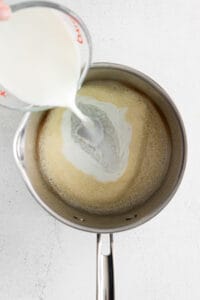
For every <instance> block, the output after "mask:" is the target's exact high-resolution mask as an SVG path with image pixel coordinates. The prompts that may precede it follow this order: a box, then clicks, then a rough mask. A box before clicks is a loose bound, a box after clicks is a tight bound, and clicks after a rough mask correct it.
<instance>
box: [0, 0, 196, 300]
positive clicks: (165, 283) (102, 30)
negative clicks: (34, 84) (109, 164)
mask: <svg viewBox="0 0 200 300" xmlns="http://www.w3.org/2000/svg"><path fill="white" fill-rule="evenodd" d="M63 3H65V4H66V5H67V6H68V7H69V8H71V9H73V10H74V11H76V12H77V13H78V14H79V15H80V16H82V18H83V19H84V21H85V22H86V24H87V25H88V28H89V30H90V31H91V34H92V37H93V44H94V59H93V61H109V62H117V63H122V64H126V65H129V66H131V67H134V68H136V69H139V70H140V71H143V72H144V73H146V74H148V75H150V76H151V77H152V78H154V79H155V80H156V81H158V82H159V83H160V84H161V86H163V87H164V88H165V89H166V90H167V91H168V93H169V94H170V95H171V96H172V98H173V99H174V101H175V103H176V105H177V106H178V108H179V110H180V112H181V114H182V117H183V120H184V122H185V125H186V129H187V135H188V144H189V153H188V154H189V155H188V163H187V169H186V173H185V177H184V180H183V182H182V185H181V187H180V188H179V190H178V192H177V194H176V195H175V197H174V198H173V200H172V201H171V203H170V204H169V205H168V206H167V208H165V210H164V211H162V212H161V213H160V215H159V216H157V217H156V218H155V219H153V220H152V221H150V222H149V223H146V224H145V225H143V226H141V227H139V228H137V229H135V230H132V231H129V232H124V233H121V234H116V235H115V237H114V238H115V247H114V248H115V249H114V255H115V273H116V299H117V300H132V299H137V300H143V299H147V300H160V299H162V300H179V299H181V300H191V299H192V300H198V299H200V199H199V186H200V180H199V171H200V158H199V157H200V142H199V139H200V134H199V131H200V99H199V98H200V2H199V0H167V1H166V0H151V1H150V0H112V1H111V0H104V1H100V0H99V1H97V0H76V1H72V0H66V1H65V2H63ZM20 118H21V115H20V114H19V113H15V112H11V111H8V110H5V109H2V108H0V300H47V299H48V300H64V299H69V300H93V299H95V275H96V274H95V240H96V239H95V235H93V234H89V233H83V232H79V231H77V230H73V229H71V228H68V227H66V226H64V225H63V224H60V223H58V222H57V221H55V220H54V219H53V218H52V217H50V216H49V215H47V213H46V212H45V211H43V210H42V208H40V207H39V206H38V204H37V203H36V202H35V201H34V200H33V199H32V197H31V196H30V195H29V193H28V191H27V190H26V188H25V187H24V184H23V182H22V180H21V178H20V176H19V172H18V171H17V169H16V167H15V164H14V159H13V156H12V140H13V135H14V132H15V130H16V128H17V125H18V123H19V120H20Z"/></svg>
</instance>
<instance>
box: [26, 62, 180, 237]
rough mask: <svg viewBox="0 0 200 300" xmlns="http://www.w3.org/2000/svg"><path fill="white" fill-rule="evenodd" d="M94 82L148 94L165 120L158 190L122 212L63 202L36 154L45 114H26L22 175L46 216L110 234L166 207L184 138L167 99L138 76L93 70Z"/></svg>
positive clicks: (114, 70)
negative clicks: (164, 158) (164, 161)
mask: <svg viewBox="0 0 200 300" xmlns="http://www.w3.org/2000/svg"><path fill="white" fill-rule="evenodd" d="M94 80H101V81H102V80H116V81H119V82H122V83H124V84H126V85H127V86H129V87H132V88H134V89H137V90H138V91H139V92H141V93H144V94H146V95H148V97H149V98H150V99H151V101H152V102H153V103H154V105H155V106H156V107H157V109H158V110H159V112H160V114H161V115H162V118H164V120H165V123H166V126H167V127H168V130H169V134H170V139H171V156H170V161H169V167H168V171H167V174H166V176H165V180H163V181H162V184H161V185H160V187H159V188H158V189H157V190H156V192H155V193H154V194H153V195H151V197H150V198H149V199H148V201H145V202H144V203H142V204H140V205H136V206H135V207H134V208H129V209H128V210H124V211H123V209H122V210H121V211H116V212H114V213H112V214H110V213H109V214H97V213H92V212H87V211H86V210H83V209H77V208H74V207H72V206H71V205H69V204H67V203H66V202H64V201H63V200H62V199H61V198H60V197H59V196H58V195H57V194H56V193H55V192H54V191H53V190H52V189H51V188H50V187H49V186H48V185H47V183H46V181H45V180H44V178H43V176H42V174H41V171H40V166H39V159H38V153H37V151H36V149H37V139H38V132H39V128H40V126H41V124H42V122H44V120H45V117H46V115H47V114H48V112H37V113H32V114H30V116H29V118H28V120H27V124H26V130H25V136H24V143H23V148H22V150H23V152H24V166H25V170H26V174H27V176H28V178H29V180H30V182H31V185H32V188H33V191H34V194H35V193H36V194H37V199H38V201H39V202H40V203H41V204H42V205H43V206H45V208H46V209H47V210H48V211H49V212H50V213H52V214H53V215H54V216H56V217H57V218H59V219H60V220H62V221H63V222H65V223H66V224H69V225H72V226H75V227H77V228H81V229H85V230H89V231H97V232H112V231H119V230H123V229H128V228H131V227H135V226H137V225H139V224H141V223H143V222H145V221H147V220H148V219H150V218H151V217H152V216H154V215H155V214H156V213H158V212H159V211H160V210H161V209H162V208H163V207H164V206H165V205H166V203H167V202H168V201H169V199H170V196H171V195H172V193H173V192H174V190H175V188H176V186H177V183H178V182H179V179H180V176H181V172H182V167H183V161H184V138H183V132H182V127H181V123H180V121H179V117H178V115H177V112H176V110H175V109H174V107H173V105H172V104H171V102H170V100H169V99H168V97H167V96H166V95H165V93H163V92H162V90H161V89H159V88H158V87H156V86H155V85H154V84H153V83H152V82H150V81H149V80H147V79H145V78H143V77H142V76H141V75H140V74H137V73H136V72H135V73H134V72H130V71H128V70H123V69H120V68H116V67H109V68H108V67H93V68H92V69H91V70H90V72H89V74H88V77H87V79H86V81H87V82H91V81H94Z"/></svg>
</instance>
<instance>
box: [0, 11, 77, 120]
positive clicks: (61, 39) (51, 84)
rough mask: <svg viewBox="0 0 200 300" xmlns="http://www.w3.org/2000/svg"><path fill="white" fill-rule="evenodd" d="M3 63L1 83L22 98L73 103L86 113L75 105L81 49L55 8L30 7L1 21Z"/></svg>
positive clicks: (45, 103)
mask: <svg viewBox="0 0 200 300" xmlns="http://www.w3.org/2000/svg"><path fill="white" fill-rule="evenodd" d="M63 17H64V15H63ZM0 66H1V67H0V82H1V84H2V85H3V86H4V87H5V88H6V89H7V90H8V91H10V92H11V93H12V94H14V95H15V96H17V97H18V98H19V99H20V100H22V101H24V102H26V103H29V104H32V105H37V106H62V107H71V108H72V110H75V111H76V114H77V115H78V116H79V117H83V116H82V114H81V112H80V110H79V109H78V108H77V107H76V105H75V95H76V92H77V85H78V80H79V77H80V69H81V62H80V53H79V49H78V46H77V44H76V41H75V40H74V39H73V37H72V35H71V33H70V31H69V28H68V27H67V23H66V22H65V20H64V19H63V18H62V17H61V15H58V13H57V12H56V11H55V10H53V9H46V8H42V7H41V8H39V7H37V8H27V9H23V10H20V11H17V12H15V13H14V14H13V15H12V17H11V18H10V19H9V20H8V21H6V22H1V23H0Z"/></svg>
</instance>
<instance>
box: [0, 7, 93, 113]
mask: <svg viewBox="0 0 200 300" xmlns="http://www.w3.org/2000/svg"><path fill="white" fill-rule="evenodd" d="M33 7H44V8H47V9H48V8H50V9H55V10H56V11H57V12H58V13H60V14H61V15H62V17H63V19H64V20H65V22H66V23H67V26H68V28H69V31H70V33H71V34H72V36H73V38H74V40H75V41H76V42H77V45H78V49H79V51H80V57H81V71H80V78H79V82H78V87H77V89H79V88H80V87H81V85H82V83H83V81H84V79H85V76H86V74H87V72H88V69H89V67H90V65H91V60H92V43H91V37H90V33H89V31H88V29H87V27H86V25H85V24H84V22H83V21H82V20H81V18H80V17H79V16H77V15H76V14H75V13H74V12H72V11H71V10H70V9H68V8H66V7H65V6H63V5H61V4H58V3H54V2H46V1H30V2H18V3H15V4H13V5H11V10H12V12H13V13H15V12H17V11H19V10H22V9H27V8H33ZM66 51H67V49H66ZM0 81H1V80H0ZM0 105H1V106H3V107H6V108H9V109H14V110H19V111H40V110H46V109H48V108H50V107H46V106H35V105H30V104H28V103H25V102H23V101H22V100H21V99H19V98H17V97H16V96H15V95H14V94H12V93H11V92H10V91H9V90H8V89H7V88H6V86H3V85H2V84H1V82H0Z"/></svg>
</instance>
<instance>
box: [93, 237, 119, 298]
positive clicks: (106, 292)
mask: <svg viewBox="0 0 200 300" xmlns="http://www.w3.org/2000/svg"><path fill="white" fill-rule="evenodd" d="M114 299H115V295H114V269H113V235H112V234H97V300H114Z"/></svg>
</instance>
